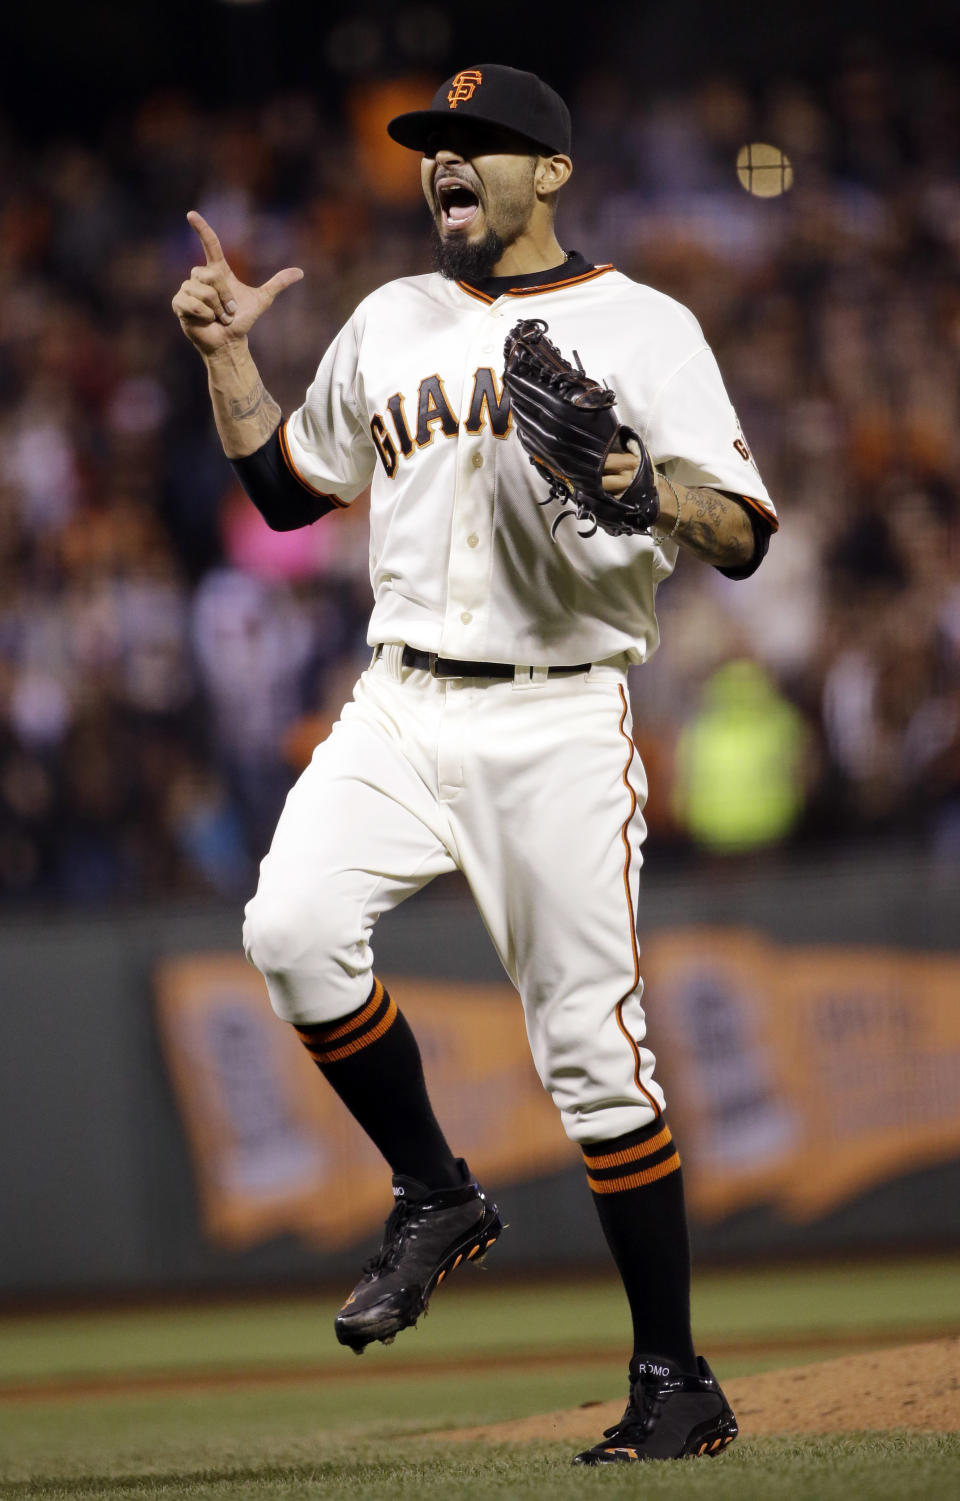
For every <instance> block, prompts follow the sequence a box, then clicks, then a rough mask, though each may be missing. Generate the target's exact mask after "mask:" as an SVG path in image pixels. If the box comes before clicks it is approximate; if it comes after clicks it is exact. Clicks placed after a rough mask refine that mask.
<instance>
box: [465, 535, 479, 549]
mask: <svg viewBox="0 0 960 1501" xmlns="http://www.w3.org/2000/svg"><path fill="white" fill-rule="evenodd" d="M479 541H480V538H479V537H478V536H477V534H476V532H471V533H470V535H469V537H468V538H467V546H468V547H476V546H477V543H478V542H479Z"/></svg>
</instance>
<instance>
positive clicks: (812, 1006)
mask: <svg viewBox="0 0 960 1501" xmlns="http://www.w3.org/2000/svg"><path fill="white" fill-rule="evenodd" d="M643 972H644V979H645V993H644V1005H645V1008H646V1011H647V1022H648V1040H649V1043H650V1045H651V1046H652V1047H653V1048H654V1049H655V1050H656V1052H657V1056H658V1069H657V1074H658V1077H659V1078H660V1080H661V1082H662V1083H663V1084H664V1087H665V1089H666V1093H667V1101H668V1113H669V1118H670V1123H671V1126H672V1129H673V1134H674V1136H675V1137H676V1139H677V1141H678V1144H679V1146H680V1150H681V1153H682V1156H683V1162H684V1176H685V1180H686V1188H687V1199H688V1203H689V1207H690V1210H691V1213H692V1214H693V1216H694V1217H695V1218H699V1219H700V1220H716V1219H720V1218H723V1217H724V1216H725V1215H728V1214H731V1213H733V1212H735V1211H737V1210H740V1209H743V1208H746V1207H749V1206H751V1205H756V1204H769V1205H772V1206H774V1207H775V1208H776V1209H777V1211H778V1212H779V1214H780V1215H781V1217H783V1218H784V1219H787V1220H793V1221H795V1222H801V1221H805V1220H813V1219H816V1218H817V1217H818V1216H820V1215H823V1214H825V1213H827V1212H829V1211H830V1210H831V1209H833V1208H835V1207H836V1206H837V1205H838V1204H841V1203H843V1202H844V1201H846V1200H848V1199H851V1198H854V1197H856V1196H857V1195H859V1194H861V1193H863V1192H865V1191H867V1190H868V1189H870V1188H871V1187H873V1186H874V1185H875V1184H877V1183H879V1182H882V1181H883V1180H885V1179H889V1178H892V1177H895V1176H897V1175H898V1174H901V1173H905V1172H908V1171H911V1170H914V1169H917V1168H921V1167H924V1166H927V1165H929V1164H932V1163H936V1162H939V1161H943V1160H945V1159H948V1158H950V1157H953V1156H955V1155H956V1154H957V1153H958V1151H960V1007H958V1005H957V1003H956V997H957V995H958V994H960V958H957V957H953V956H950V955H942V954H941V955H925V954H910V953H903V952H900V951H897V950H882V949H853V948H828V947H821V948H812V947H810V948H800V947H787V946H784V945H781V944H777V943H774V942H772V941H770V940H768V939H765V938H763V937H762V936H760V935H758V934H756V933H753V932H750V931H734V930H730V929H717V930H713V929H707V928H703V929H683V930H681V931H677V932H674V933H662V934H658V936H657V937H656V938H655V939H652V940H650V941H649V942H647V943H646V944H645V945H644V952H643ZM156 980H157V996H158V1008H159V1012H158V1014H159V1022H160V1027H161V1033H162V1037H163V1042H164V1046H165V1051H166V1054H167V1058H168V1060H169V1065H170V1068H171V1072H172V1077H173V1080H174V1084H175V1089H176V1093H177V1097H178V1100H179V1103H180V1108H181V1112H182V1114H183V1118H184V1121H185V1124H186V1128H187V1134H188V1137H189V1141H190V1145H191V1149H192V1153H193V1158H194V1162H195V1165H196V1173H197V1182H198V1187H199V1197H200V1205H201V1213H202V1218H203V1223H204V1226H205V1229H206V1231H207V1233H208V1235H209V1236H210V1237H211V1238H212V1239H213V1240H215V1241H217V1242H219V1243H221V1244H226V1245H230V1246H236V1247H241V1246H246V1245H250V1244H254V1243H256V1242H257V1241H261V1240H264V1239H267V1238H269V1237H270V1236H272V1235H276V1234H281V1233H290V1232H292V1233H295V1234H299V1235H301V1236H303V1237H305V1238H306V1239H307V1240H309V1241H310V1242H312V1243H314V1244H316V1245H318V1246H323V1247H335V1246H341V1245H346V1244H349V1243H351V1242H353V1241H355V1240H357V1239H359V1238H360V1237H362V1236H363V1235H365V1234H366V1233H367V1232H368V1231H370V1230H371V1229H373V1228H374V1227H376V1226H377V1225H379V1224H380V1222H381V1221H382V1219H383V1217H384V1213H385V1209H384V1205H385V1204H387V1205H388V1204H389V1183H388V1180H387V1174H388V1169H387V1168H386V1167H385V1165H384V1163H383V1161H382V1160H381V1158H380V1156H379V1154H378V1153H377V1152H376V1150H375V1148H374V1147H373V1146H372V1145H371V1144H370V1142H369V1141H368V1140H367V1138H366V1137H365V1136H364V1134H363V1132H362V1131H361V1130H360V1128H359V1127H358V1126H357V1125H356V1124H355V1122H354V1121H353V1120H352V1119H351V1117H350V1116H349V1115H348V1114H347V1112H346V1110H345V1109H344V1108H343V1106H342V1105H341V1103H340V1101H339V1100H338V1099H337V1097H336V1096H335V1095H334V1093H333V1091H332V1090H331V1089H330V1088H329V1087H328V1086H327V1084H326V1082H325V1081H324V1080H323V1078H322V1077H320V1075H319V1074H318V1072H317V1070H316V1068H315V1066H314V1064H313V1063H312V1062H311V1061H310V1059H309V1057H308V1056H307V1054H306V1052H305V1051H304V1049H303V1048H302V1046H301V1045H300V1043H299V1041H298V1040H297V1037H296V1034H295V1033H294V1031H293V1029H292V1028H291V1027H287V1026H285V1025H284V1024H283V1023H282V1022H280V1021H278V1020H277V1018H276V1017H275V1016H274V1015H273V1013H272V1011H271V1010H270V1007H269V1004H268V1002H267V999H266V995H265V992H264V986H263V981H262V979H261V977H260V976H259V974H257V973H256V971H255V970H253V969H252V968H251V967H250V966H249V965H248V964H247V963H246V962H245V961H244V959H243V958H242V957H238V956H234V955H225V954H210V955H195V956H190V957H185V958H174V959H168V960H165V961H163V962H162V963H161V965H160V967H159V969H158V972H157V977H156ZM384 980H385V983H386V984H387V985H388V987H389V986H390V981H389V978H388V977H386V976H385V977H384ZM391 988H392V987H391ZM396 993H397V994H398V995H399V996H400V997H401V998H402V1005H403V1009H404V1012H405V1014H406V1015H407V1016H408V1018H409V1020H410V1022H411V1025H412V1026H413V1028H414V1031H415V1032H416V1034H417V1038H418V1040H419V1043H420V1048H421V1052H422V1054H423V1059H424V1067H425V1071H426V1074H427V1081H428V1085H429V1088H430V1092H431V1096H432V1098H433V1101H434V1105H435V1108H436V1111H437V1115H438V1117H439V1119H440V1122H441V1124H442V1126H443V1127H444V1129H445V1131H446V1133H447V1135H448V1137H449V1139H450V1141H451V1143H452V1145H453V1146H454V1149H455V1150H456V1151H457V1152H458V1153H461V1154H462V1155H463V1156H465V1157H466V1158H467V1160H468V1161H469V1163H470V1165H471V1167H472V1168H473V1169H474V1171H475V1172H477V1173H478V1174H479V1175H480V1177H481V1178H483V1179H484V1180H485V1181H488V1182H490V1183H493V1184H503V1183H505V1182H509V1181H511V1180H513V1181H516V1180H520V1179H529V1178H536V1177H539V1176H543V1175H545V1174H547V1173H550V1172H557V1171H560V1170H562V1169H564V1168H568V1167H577V1168H579V1167H580V1166H581V1158H580V1154H579V1152H578V1151H577V1150H576V1149H575V1148H574V1147H573V1146H572V1145H571V1144H570V1143H569V1142H568V1141H567V1139H566V1137H565V1136H564V1134H563V1130H562V1127H561V1124H560V1120H559V1117H558V1115H557V1112H556V1110H555V1108H554V1106H553V1104H552V1103H551V1101H550V1099H549V1098H548V1096H547V1095H546V1093H545V1092H544V1090H543V1088H542V1086H541V1084H540V1081H539V1079H538V1078H537V1075H536V1073H535V1071H534V1068H533V1065H532V1063H531V1061H530V1057H529V1051H528V1047H527V1041H526V1036H525V1033H524V1026H523V1017H522V1012H521V1008H520V1004H519V1001H518V999H517V997H516V995H515V993H514V991H513V989H512V988H511V987H510V986H509V985H507V984H506V983H504V984H500V985H467V984H461V983H458V982H441V981H436V980H420V979H417V980H411V979H409V978H406V979H404V980H402V981H400V982H398V984H397V986H396Z"/></svg>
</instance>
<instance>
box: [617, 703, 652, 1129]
mask: <svg viewBox="0 0 960 1501" xmlns="http://www.w3.org/2000/svg"><path fill="white" fill-rule="evenodd" d="M617 691H618V692H619V694H620V702H621V703H622V705H623V713H622V714H621V716H620V725H619V729H620V733H621V735H622V736H623V738H624V740H626V742H627V744H628V745H629V747H630V752H629V754H628V756H627V764H626V765H625V766H624V768H623V777H622V780H623V785H624V787H626V789H627V791H628V793H629V794H630V809H629V811H628V813H627V816H626V818H625V819H624V821H623V827H622V828H621V830H620V838H621V839H622V840H623V848H624V860H623V888H624V891H625V892H626V895H627V915H628V917H629V919H630V944H631V947H632V949H633V984H632V985H631V986H630V989H629V990H628V991H627V993H626V995H624V996H621V998H620V1000H619V1001H618V1002H617V1011H616V1015H617V1026H618V1027H619V1028H620V1031H621V1032H622V1033H623V1035H624V1037H625V1038H626V1039H627V1041H628V1042H629V1044H630V1046H631V1048H632V1049H633V1058H634V1071H633V1078H634V1083H635V1084H636V1086H637V1088H638V1089H639V1091H640V1093H641V1094H642V1095H643V1096H644V1098H645V1099H646V1100H647V1102H648V1104H649V1105H650V1108H651V1110H652V1111H653V1113H654V1116H657V1117H659V1116H660V1115H662V1114H663V1112H662V1110H661V1109H660V1106H659V1105H658V1104H657V1102H656V1100H655V1099H654V1098H653V1095H652V1094H651V1093H650V1091H649V1090H647V1089H645V1088H644V1086H643V1082H642V1080H641V1078H640V1071H641V1060H640V1049H639V1048H638V1047H637V1044H636V1040H635V1039H634V1038H633V1037H631V1035H630V1033H629V1032H628V1031H627V1027H626V1023H625V1022H624V1020H623V1008H624V1005H625V1004H626V1002H627V1001H628V1000H629V998H630V996H632V995H633V992H634V991H635V990H636V988H637V986H638V985H639V983H640V951H639V949H638V947H637V924H636V920H635V918H634V915H633V899H632V897H631V895H630V858H631V856H630V839H629V837H628V834H627V830H628V829H629V827H630V821H631V819H632V818H633V815H634V813H635V812H636V811H637V794H636V793H635V792H634V790H633V788H632V787H631V786H630V782H629V779H628V772H629V770H630V767H631V766H632V765H633V758H634V756H635V755H636V750H637V748H636V746H635V745H634V743H633V740H632V739H631V737H630V736H629V735H628V734H627V733H626V731H625V730H624V728H623V727H624V725H625V724H626V722H627V695H626V694H625V693H624V691H623V685H622V684H620V685H619V686H618V690H617Z"/></svg>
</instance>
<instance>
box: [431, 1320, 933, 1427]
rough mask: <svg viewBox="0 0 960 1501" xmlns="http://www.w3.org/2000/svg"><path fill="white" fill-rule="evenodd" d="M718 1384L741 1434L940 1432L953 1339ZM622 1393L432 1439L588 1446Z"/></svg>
mask: <svg viewBox="0 0 960 1501" xmlns="http://www.w3.org/2000/svg"><path fill="white" fill-rule="evenodd" d="M723 1389H724V1391H725V1392H726V1394H727V1397H728V1398H729V1400H730V1405H731V1407H732V1408H733V1410H734V1412H735V1413H736V1415H737V1421H738V1422H739V1424H740V1434H741V1437H743V1438H755V1437H758V1436H759V1435H760V1434H767V1433H853V1432H858V1431H862V1430H863V1429H873V1430H887V1429H891V1428H912V1429H920V1430H924V1431H926V1432H936V1433H946V1432H950V1431H951V1430H953V1429H958V1428H960V1337H957V1336H954V1337H953V1338H951V1339H938V1340H932V1341H931V1342H930V1343H929V1344H923V1345H903V1346H901V1347H900V1348H899V1349H895V1350H879V1351H874V1352H873V1353H871V1354H868V1355H844V1356H841V1357H840V1359H838V1360H826V1361H822V1362H821V1363H819V1364H817V1365H804V1366H792V1367H790V1368H789V1369H787V1370H781V1371H767V1372H765V1373H764V1374H763V1375H760V1376H738V1377H734V1379H733V1380H731V1381H725V1382H724V1383H723ZM625 1398H626V1393H624V1398H623V1399H621V1400H618V1401H616V1402H588V1403H585V1404H584V1405H583V1406H581V1407H574V1408H571V1409H569V1410H568V1411H565V1412H548V1413H544V1414H543V1415H542V1416H539V1417H533V1418H518V1419H516V1420H515V1421H512V1422H509V1423H491V1424H488V1425H487V1426H486V1427H483V1428H461V1429H458V1430H456V1431H454V1432H452V1433H444V1434H442V1435H438V1437H443V1438H445V1439H454V1440H458V1441H459V1440H466V1439H470V1440H481V1439H486V1440H487V1441H488V1442H490V1443H494V1444H506V1443H524V1442H532V1441H534V1440H543V1439H562V1440H563V1441H564V1442H569V1443H572V1444H579V1443H587V1442H593V1443H596V1441H597V1439H598V1438H599V1437H600V1435H601V1433H602V1432H603V1430H604V1428H610V1427H612V1425H613V1424H614V1423H617V1422H619V1420H620V1416H621V1414H622V1412H623V1407H624V1401H625Z"/></svg>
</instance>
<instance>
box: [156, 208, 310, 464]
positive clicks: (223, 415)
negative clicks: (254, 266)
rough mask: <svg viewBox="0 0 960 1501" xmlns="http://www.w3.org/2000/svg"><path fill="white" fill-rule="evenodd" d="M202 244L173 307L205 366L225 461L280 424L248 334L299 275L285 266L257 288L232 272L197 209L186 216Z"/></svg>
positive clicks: (245, 452) (251, 449)
mask: <svg viewBox="0 0 960 1501" xmlns="http://www.w3.org/2000/svg"><path fill="white" fill-rule="evenodd" d="M187 220H188V222H189V223H190V224H191V225H192V227H193V228H194V229H195V230H196V232H197V234H198V236H199V238H200V243H201V245H202V246H203V253H204V257H205V264H204V265H203V266H194V268H193V270H192V271H191V272H190V275H189V276H188V278H187V280H186V281H185V282H183V283H182V285H181V287H180V289H179V291H178V292H177V294H176V296H175V297H174V299H173V303H172V307H173V311H174V312H175V313H176V315H177V318H178V319H179V321H180V327H181V328H182V329H183V331H184V333H185V334H186V336H187V338H188V339H189V340H190V342H191V344H193V345H194V347H195V348H196V349H197V350H198V351H199V352H200V354H201V356H202V357H203V361H204V364H205V365H206V367H207V379H208V385H209V390H210V401H211V404H212V406H213V415H214V420H215V421H216V424H217V432H218V433H219V434H220V441H221V443H222V444H223V451H224V453H225V454H226V455H227V458H228V459H241V458H245V457H246V456H247V455H249V454H252V453H255V452H256V451H257V450H258V449H259V448H262V446H263V444H264V443H265V442H266V441H267V439H268V438H269V437H270V436H271V434H272V433H274V432H275V431H276V429H277V427H278V426H279V423H280V408H279V406H278V405H277V403H276V402H275V401H274V399H273V397H272V396H271V395H270V393H269V391H267V390H266V388H265V387H264V384H263V381H262V380H261V379H260V373H259V371H258V370H257V367H256V364H255V363H254V359H253V356H252V355H251V353H250V349H249V346H248V344H247V334H248V333H249V331H250V329H251V328H252V327H253V325H254V323H256V321H257V319H258V318H259V317H260V314H261V313H264V312H266V310H267V308H268V307H269V306H270V304H271V303H272V302H273V300H274V298H275V297H276V296H277V294H278V293H280V292H282V291H283V290H284V289H285V288H286V287H291V286H293V284H294V282H298V281H300V280H301V278H302V277H303V272H302V271H301V270H300V269H299V268H298V267H296V266H287V267H286V268H285V269H284V270H283V271H278V272H277V273H276V275H275V276H271V278H270V280H269V281H265V282H264V283H263V285H262V286H260V287H248V286H247V285H246V284H245V283H244V282H242V281H240V279H239V277H237V276H236V275H234V273H233V271H232V270H231V269H230V266H229V264H228V262H227V259H226V256H225V255H224V253H223V247H222V246H221V244H220V241H219V239H218V238H217V236H216V234H215V233H214V231H213V230H212V229H211V228H210V225H209V224H208V223H207V221H206V219H204V218H203V216H202V215H201V214H198V213H197V212H196V210H193V209H192V210H191V211H190V213H189V214H188V215H187Z"/></svg>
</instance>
